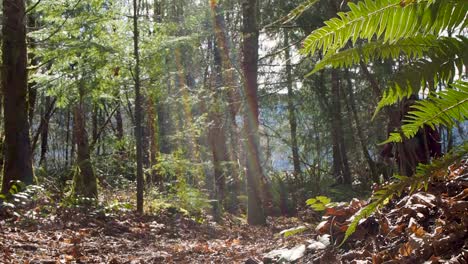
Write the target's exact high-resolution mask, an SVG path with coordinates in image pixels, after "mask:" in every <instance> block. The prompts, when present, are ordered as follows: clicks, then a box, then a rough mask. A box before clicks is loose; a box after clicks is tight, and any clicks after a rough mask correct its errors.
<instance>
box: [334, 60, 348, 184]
mask: <svg viewBox="0 0 468 264" xmlns="http://www.w3.org/2000/svg"><path fill="white" fill-rule="evenodd" d="M338 78H339V76H338V71H337V70H334V69H333V70H331V85H332V95H331V97H332V106H331V107H332V109H330V110H331V114H332V120H331V121H332V127H333V130H332V135H333V156H334V172H335V176H338V175H340V176H341V177H342V183H343V184H347V185H349V184H351V182H352V180H351V172H350V170H349V163H348V158H347V154H346V145H345V142H344V136H343V133H344V131H343V122H342V119H341V102H340V99H341V93H340V83H339V79H338Z"/></svg>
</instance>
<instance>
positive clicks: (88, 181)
mask: <svg viewBox="0 0 468 264" xmlns="http://www.w3.org/2000/svg"><path fill="white" fill-rule="evenodd" d="M84 89H85V88H84V84H83V83H82V81H80V83H79V94H80V99H79V102H78V103H77V104H76V105H75V108H74V111H73V116H74V120H73V132H74V133H73V134H74V138H75V144H76V150H77V157H76V162H77V165H78V168H79V171H78V172H76V173H75V176H74V179H73V182H74V188H73V193H74V195H76V196H83V197H89V198H97V195H98V193H97V181H96V175H95V173H94V169H93V164H92V163H91V150H90V147H89V139H88V133H87V131H86V114H85V108H84V105H83V101H84V93H85V92H84Z"/></svg>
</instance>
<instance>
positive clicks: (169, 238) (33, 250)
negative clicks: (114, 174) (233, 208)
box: [0, 209, 306, 264]
mask: <svg viewBox="0 0 468 264" xmlns="http://www.w3.org/2000/svg"><path fill="white" fill-rule="evenodd" d="M299 224H301V222H300V221H299V220H298V219H297V218H284V217H280V218H274V219H272V218H270V219H269V225H268V227H251V226H248V225H247V224H246V223H244V221H243V220H242V219H240V218H237V217H234V216H229V217H226V218H225V221H224V222H223V224H222V225H218V224H215V223H209V222H207V223H198V222H196V221H194V220H192V219H190V218H187V217H184V216H182V215H179V214H175V215H168V214H164V215H160V216H142V217H137V216H134V215H133V214H131V213H128V214H125V215H121V216H114V217H105V216H103V215H92V216H89V215H85V214H83V213H82V212H80V211H73V210H69V209H68V210H64V211H63V212H62V213H61V214H60V216H49V218H48V219H43V220H41V221H40V222H38V221H34V222H31V221H22V220H21V219H17V221H15V222H7V223H4V225H3V226H1V229H0V263H114V264H116V263H245V262H246V261H247V260H249V259H251V260H253V259H261V258H262V255H263V254H264V253H266V252H268V251H270V250H273V249H275V248H278V247H291V246H294V245H296V244H298V243H303V242H304V241H305V238H306V237H305V236H304V235H301V236H294V237H289V238H287V239H284V238H281V237H280V236H279V235H278V233H279V232H280V231H281V230H283V229H287V228H290V227H291V226H293V227H294V226H297V225H299Z"/></svg>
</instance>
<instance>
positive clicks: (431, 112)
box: [382, 81, 468, 144]
mask: <svg viewBox="0 0 468 264" xmlns="http://www.w3.org/2000/svg"><path fill="white" fill-rule="evenodd" d="M412 109H413V111H410V112H409V113H408V115H407V116H406V119H405V121H404V124H403V125H402V127H401V133H400V132H394V133H391V134H390V137H389V138H388V139H387V140H386V141H385V142H383V143H382V144H386V143H388V142H402V141H403V139H404V138H411V137H414V136H415V135H416V133H417V132H418V131H419V129H420V128H422V127H423V126H424V125H428V126H430V127H431V128H432V129H436V126H438V125H444V126H446V127H453V126H454V125H455V124H456V122H463V121H465V120H466V118H467V117H468V82H466V81H458V82H456V83H453V84H451V87H450V88H449V89H447V90H443V91H440V92H437V93H433V94H431V95H430V96H429V98H427V99H426V100H423V101H418V102H416V103H415V104H414V105H413V106H412Z"/></svg>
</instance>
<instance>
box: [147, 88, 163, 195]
mask: <svg viewBox="0 0 468 264" xmlns="http://www.w3.org/2000/svg"><path fill="white" fill-rule="evenodd" d="M147 102H148V130H149V141H150V142H149V143H150V144H149V148H150V149H149V152H150V153H149V162H150V172H151V174H150V177H151V182H152V183H153V184H156V186H158V188H159V189H160V190H162V187H163V182H162V178H161V177H160V175H158V173H157V171H156V170H155V169H154V166H156V165H157V162H158V157H159V142H158V125H157V124H158V119H157V115H156V109H155V106H154V104H155V103H154V100H153V98H152V97H151V96H150V97H149V98H148V101H147Z"/></svg>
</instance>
